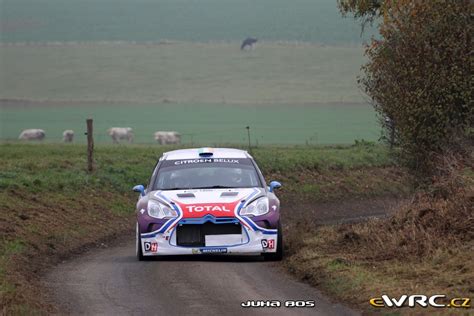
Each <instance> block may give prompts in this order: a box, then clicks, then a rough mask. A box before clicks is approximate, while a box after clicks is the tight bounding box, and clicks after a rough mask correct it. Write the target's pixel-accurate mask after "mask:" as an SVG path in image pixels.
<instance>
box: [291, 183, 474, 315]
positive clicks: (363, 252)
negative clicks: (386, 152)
mask: <svg viewBox="0 0 474 316" xmlns="http://www.w3.org/2000/svg"><path fill="white" fill-rule="evenodd" d="M471 180H472V179H471ZM466 183H472V181H471V182H466ZM473 192H474V190H473V187H472V186H467V187H464V188H462V189H457V191H456V192H453V194H452V195H451V196H449V197H448V198H446V199H442V198H433V197H432V196H428V195H426V194H421V193H419V194H417V195H416V199H413V200H412V201H408V202H406V204H405V205H404V206H402V207H401V208H400V209H399V210H398V211H397V212H396V213H395V214H394V215H393V216H391V217H389V218H388V219H372V220H368V221H365V222H362V223H356V224H342V225H336V226H322V227H315V226H314V225H310V224H308V225H306V227H300V231H302V232H303V235H294V234H292V235H290V236H289V238H288V239H287V245H286V247H287V250H288V254H289V256H288V257H287V260H286V261H285V265H286V266H287V268H288V269H289V271H291V272H292V273H293V274H295V275H296V276H298V277H299V278H301V279H302V280H305V281H307V282H309V283H311V284H313V285H317V286H318V287H319V288H321V289H323V290H324V291H326V292H327V293H329V294H330V295H331V296H333V297H335V298H337V299H339V300H341V301H343V302H349V303H351V304H353V305H355V306H357V307H358V308H360V309H361V310H362V311H364V312H366V313H378V312H381V313H382V314H385V313H387V314H388V313H391V312H394V313H395V314H400V313H401V314H412V315H417V314H426V313H437V314H438V313H439V314H445V315H452V314H453V313H455V312H458V313H461V314H463V313H464V314H470V313H472V306H473V305H472V302H471V305H470V306H471V308H470V309H466V308H461V309H459V310H457V311H456V310H454V309H452V308H451V309H449V310H447V309H434V308H428V309H423V308H416V309H415V310H413V309H409V308H403V309H400V310H390V309H387V308H374V307H372V306H370V305H369V300H370V299H371V298H374V297H380V296H381V295H383V294H386V295H389V296H390V297H395V298H398V297H400V296H401V295H403V294H406V295H411V294H423V295H428V296H429V295H434V294H444V295H446V296H447V298H457V297H467V298H471V300H472V296H473V293H474V255H473V251H472V249H473V247H474V228H473V227H474V222H473V219H474V217H473V215H474V214H473Z"/></svg>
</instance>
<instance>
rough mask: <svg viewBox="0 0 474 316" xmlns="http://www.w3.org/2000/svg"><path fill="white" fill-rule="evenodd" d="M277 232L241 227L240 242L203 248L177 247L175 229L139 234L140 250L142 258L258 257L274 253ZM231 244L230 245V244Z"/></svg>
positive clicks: (223, 243) (233, 241)
mask: <svg viewBox="0 0 474 316" xmlns="http://www.w3.org/2000/svg"><path fill="white" fill-rule="evenodd" d="M277 236H278V231H277V230H271V231H270V230H261V229H259V228H258V227H256V228H250V227H246V226H242V240H241V242H240V243H237V244H236V243H235V240H232V241H230V240H229V243H227V242H226V241H225V238H224V240H223V242H222V244H219V245H213V246H204V247H192V246H186V247H184V246H179V245H177V243H176V229H173V230H172V231H171V232H169V233H167V232H164V233H156V234H150V233H146V234H141V248H142V253H143V255H144V256H161V255H201V254H230V255H239V254H241V255H260V254H263V253H274V252H276V249H277V240H278V238H277ZM230 243H232V244H230Z"/></svg>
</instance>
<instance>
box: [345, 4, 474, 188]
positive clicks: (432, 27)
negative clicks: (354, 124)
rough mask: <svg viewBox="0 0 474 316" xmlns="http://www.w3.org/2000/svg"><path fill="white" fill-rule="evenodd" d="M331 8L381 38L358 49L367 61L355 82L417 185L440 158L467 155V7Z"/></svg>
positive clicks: (437, 168)
mask: <svg viewBox="0 0 474 316" xmlns="http://www.w3.org/2000/svg"><path fill="white" fill-rule="evenodd" d="M339 7H340V9H341V11H342V13H343V14H348V13H353V14H354V16H355V17H356V18H360V19H362V20H363V23H367V21H370V22H372V21H375V22H378V23H379V26H378V27H379V31H380V36H381V38H380V39H372V41H371V43H370V45H368V46H367V48H366V55H367V57H368V58H369V62H368V63H367V64H366V65H365V66H363V68H362V69H363V73H364V75H363V76H362V77H360V78H359V83H360V84H361V87H362V89H363V90H364V91H365V92H366V93H367V94H368V96H370V98H371V99H372V101H373V104H374V107H375V110H376V111H377V112H378V113H379V115H380V117H381V122H382V123H383V122H390V124H392V127H393V126H394V127H395V130H396V136H397V143H398V144H399V145H400V150H401V156H400V157H401V158H402V162H403V163H404V165H405V166H407V167H408V168H409V169H410V170H411V171H412V172H413V173H414V175H415V176H417V178H418V179H419V180H420V181H421V183H426V182H427V181H429V180H430V179H432V178H433V177H438V176H443V174H444V173H445V171H446V170H447V169H446V168H445V166H443V165H442V163H441V162H442V161H446V160H445V159H444V160H443V159H440V158H441V157H445V156H446V155H447V154H450V155H454V156H463V155H464V156H465V155H466V154H469V150H470V149H467V150H466V147H465V146H464V144H465V143H464V141H465V140H466V136H467V133H468V131H469V130H471V129H472V126H473V115H474V111H473V101H472V92H473V80H472V70H473V69H472V65H473V63H472V62H473V60H472V47H471V34H472V33H473V25H472V20H471V14H472V8H473V5H472V4H471V3H470V1H469V0H398V1H397V0H385V1H383V0H372V1H371V0H340V1H339ZM385 118H388V120H387V119H385ZM383 126H384V128H385V129H387V128H389V126H388V124H384V123H383Z"/></svg>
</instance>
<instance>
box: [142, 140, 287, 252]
mask: <svg viewBox="0 0 474 316" xmlns="http://www.w3.org/2000/svg"><path fill="white" fill-rule="evenodd" d="M279 187H281V184H280V183H279V182H277V181H272V182H270V184H269V186H267V185H266V183H265V179H264V178H263V176H262V173H261V172H260V170H259V168H258V166H257V164H256V163H255V161H254V159H253V158H252V157H251V156H250V155H249V154H248V153H247V152H246V151H243V150H237V149H228V148H200V149H197V148H196V149H181V150H175V151H170V152H167V153H164V154H163V156H162V157H161V158H160V159H159V160H158V162H157V164H156V166H155V168H154V171H153V174H152V176H151V179H150V182H149V184H148V187H147V188H145V187H144V186H143V185H136V186H135V187H134V188H133V190H134V191H135V192H139V193H140V196H139V199H138V202H137V208H136V210H137V211H136V212H137V225H136V255H137V258H138V260H144V259H147V258H149V257H152V256H161V255H204V254H229V255H232V254H234V255H263V256H264V258H266V259H269V260H281V258H282V256H283V245H282V230H281V223H280V201H279V200H278V198H277V197H276V196H275V194H274V190H275V189H277V188H279Z"/></svg>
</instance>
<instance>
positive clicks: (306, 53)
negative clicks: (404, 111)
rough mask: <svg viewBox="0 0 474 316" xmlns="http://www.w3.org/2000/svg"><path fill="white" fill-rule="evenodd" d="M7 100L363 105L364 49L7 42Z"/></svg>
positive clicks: (3, 84) (1, 86) (1, 62)
mask: <svg viewBox="0 0 474 316" xmlns="http://www.w3.org/2000/svg"><path fill="white" fill-rule="evenodd" d="M0 56H1V59H0V68H1V69H2V72H1V74H0V77H1V81H0V99H26V100H61V101H64V102H69V101H96V102H116V101H127V102H129V103H140V102H147V103H148V102H152V103H159V102H163V101H169V102H193V103H196V102H202V103H231V104H235V103H254V104H255V103H265V104H274V103H286V104H293V103H328V102H337V103H344V102H362V101H363V98H362V96H361V92H360V91H359V90H358V88H357V84H356V77H357V75H358V74H359V69H360V66H361V65H362V63H363V62H364V58H363V50H362V47H334V46H325V47H322V46H317V45H310V44H302V45H291V44H277V43H262V44H261V45H259V46H258V47H257V49H256V50H254V51H252V52H247V53H245V52H241V51H240V49H239V43H237V42H235V43H227V44H224V43H223V44H196V43H176V44H162V45H131V44H115V45H114V44H97V43H96V44H89V45H59V46H40V45H33V46H0Z"/></svg>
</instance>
